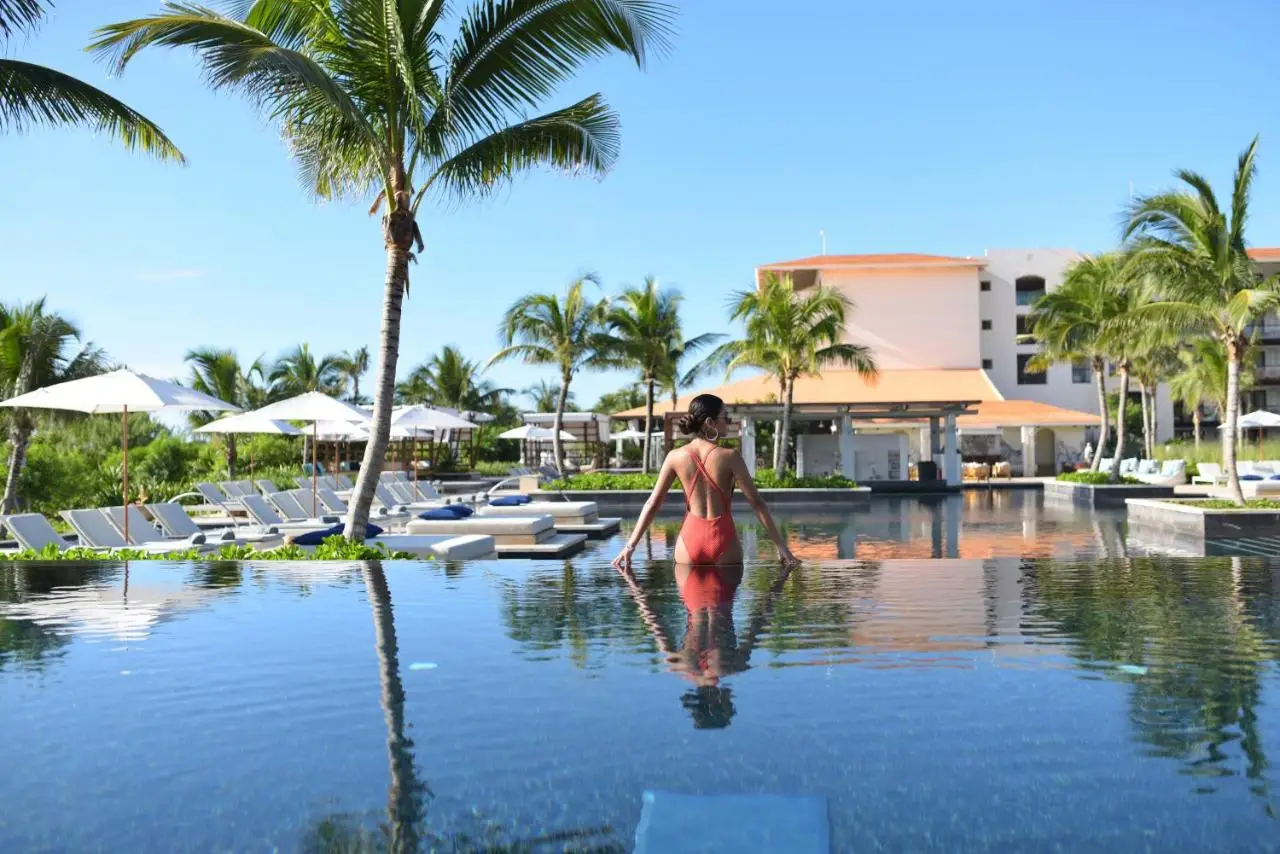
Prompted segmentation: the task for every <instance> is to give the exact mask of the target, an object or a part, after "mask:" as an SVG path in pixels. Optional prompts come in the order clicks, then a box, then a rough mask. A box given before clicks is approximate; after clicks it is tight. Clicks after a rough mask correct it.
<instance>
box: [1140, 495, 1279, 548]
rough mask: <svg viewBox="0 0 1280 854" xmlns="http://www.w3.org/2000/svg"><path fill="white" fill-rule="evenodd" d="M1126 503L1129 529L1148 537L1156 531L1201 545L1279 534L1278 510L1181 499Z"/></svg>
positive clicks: (1141, 500)
mask: <svg viewBox="0 0 1280 854" xmlns="http://www.w3.org/2000/svg"><path fill="white" fill-rule="evenodd" d="M1125 503H1126V505H1127V506H1128V509H1129V525H1130V527H1135V528H1141V529H1142V530H1143V531H1144V532H1146V533H1147V536H1148V538H1149V537H1150V534H1151V532H1159V533H1161V534H1165V535H1169V536H1173V537H1176V538H1178V539H1179V540H1184V541H1186V540H1189V541H1193V542H1201V543H1203V542H1204V541H1206V540H1233V539H1238V538H1241V537H1270V536H1277V535H1280V507H1274V508H1265V507H1260V508H1249V507H1246V508H1235V507H1232V508H1218V507H1205V506H1202V504H1203V502H1199V501H1196V500H1195V499H1182V498H1180V499H1178V500H1177V501H1159V500H1153V499H1149V498H1134V499H1130V500H1129V501H1127V502H1125Z"/></svg>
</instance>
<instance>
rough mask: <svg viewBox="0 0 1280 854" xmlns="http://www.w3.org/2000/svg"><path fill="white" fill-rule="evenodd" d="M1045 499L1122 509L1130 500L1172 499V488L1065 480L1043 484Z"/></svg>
mask: <svg viewBox="0 0 1280 854" xmlns="http://www.w3.org/2000/svg"><path fill="white" fill-rule="evenodd" d="M1044 495H1045V498H1046V499H1052V500H1055V501H1069V502H1071V503H1072V504H1075V505H1076V506H1078V507H1123V506H1124V505H1125V503H1126V501H1128V500H1129V499H1131V498H1172V497H1173V496H1174V491H1173V487H1172V486H1152V485H1150V484H1146V483H1135V484H1128V483H1106V484H1093V483H1073V482H1071V481H1065V480H1046V481H1045V482H1044Z"/></svg>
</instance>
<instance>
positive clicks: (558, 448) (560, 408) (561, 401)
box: [551, 372, 652, 477]
mask: <svg viewBox="0 0 1280 854" xmlns="http://www.w3.org/2000/svg"><path fill="white" fill-rule="evenodd" d="M572 378H573V377H572V375H570V374H569V373H568V372H562V373H561V375H560V393H559V394H558V395H556V417H555V418H554V419H553V420H552V421H551V453H552V454H553V455H554V456H555V458H556V459H555V463H556V471H557V472H558V473H559V474H560V476H561V477H564V446H563V445H562V444H561V443H560V431H561V430H563V429H564V410H565V407H566V406H567V405H568V403H569V380H571V379H572ZM650 399H652V398H650ZM648 441H649V438H648V433H647V432H646V435H645V442H648Z"/></svg>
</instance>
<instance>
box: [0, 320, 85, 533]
mask: <svg viewBox="0 0 1280 854" xmlns="http://www.w3.org/2000/svg"><path fill="white" fill-rule="evenodd" d="M80 340H81V333H80V328H79V327H78V326H76V325H75V324H74V323H72V322H71V321H70V320H67V319H66V318H65V317H62V316H61V315H58V314H52V313H49V312H46V311H45V301H44V298H43V297H42V298H40V299H38V300H36V301H34V302H30V303H25V304H14V305H5V304H3V303H0V398H10V397H17V396H18V395H20V394H26V393H27V392H29V391H35V390H36V389H38V388H44V387H45V386H47V385H53V384H55V383H60V382H66V381H68V380H74V379H80V378H82V377H87V376H92V375H94V374H99V373H102V372H103V371H104V370H106V367H107V358H106V354H104V353H103V352H102V350H100V349H98V348H97V347H95V346H94V345H93V344H92V343H89V342H85V343H84V344H83V345H81V346H80V347H79V348H78V349H77V347H76V345H77V344H78V343H79V342H80ZM7 412H8V421H9V465H8V471H7V473H6V476H5V483H4V498H3V500H0V513H13V512H14V511H15V510H17V506H18V504H17V502H18V482H19V477H20V476H21V475H22V469H23V466H24V465H25V464H26V461H27V448H28V446H29V445H30V442H31V434H32V432H33V431H34V430H35V427H36V416H35V414H34V413H32V412H31V411H30V410H26V409H11V410H7ZM40 417H41V418H42V419H47V420H50V421H52V420H55V419H57V418H58V417H59V416H57V415H56V414H54V413H53V412H51V411H46V412H44V413H42V414H41V416H40Z"/></svg>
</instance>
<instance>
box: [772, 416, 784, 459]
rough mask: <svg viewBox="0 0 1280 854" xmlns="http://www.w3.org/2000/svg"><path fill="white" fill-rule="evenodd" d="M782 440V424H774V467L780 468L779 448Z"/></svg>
mask: <svg viewBox="0 0 1280 854" xmlns="http://www.w3.org/2000/svg"><path fill="white" fill-rule="evenodd" d="M781 440H782V422H781V421H774V422H773V467H774V468H775V469H776V468H777V467H778V448H779V447H780V445H779V442H780V441H781Z"/></svg>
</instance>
